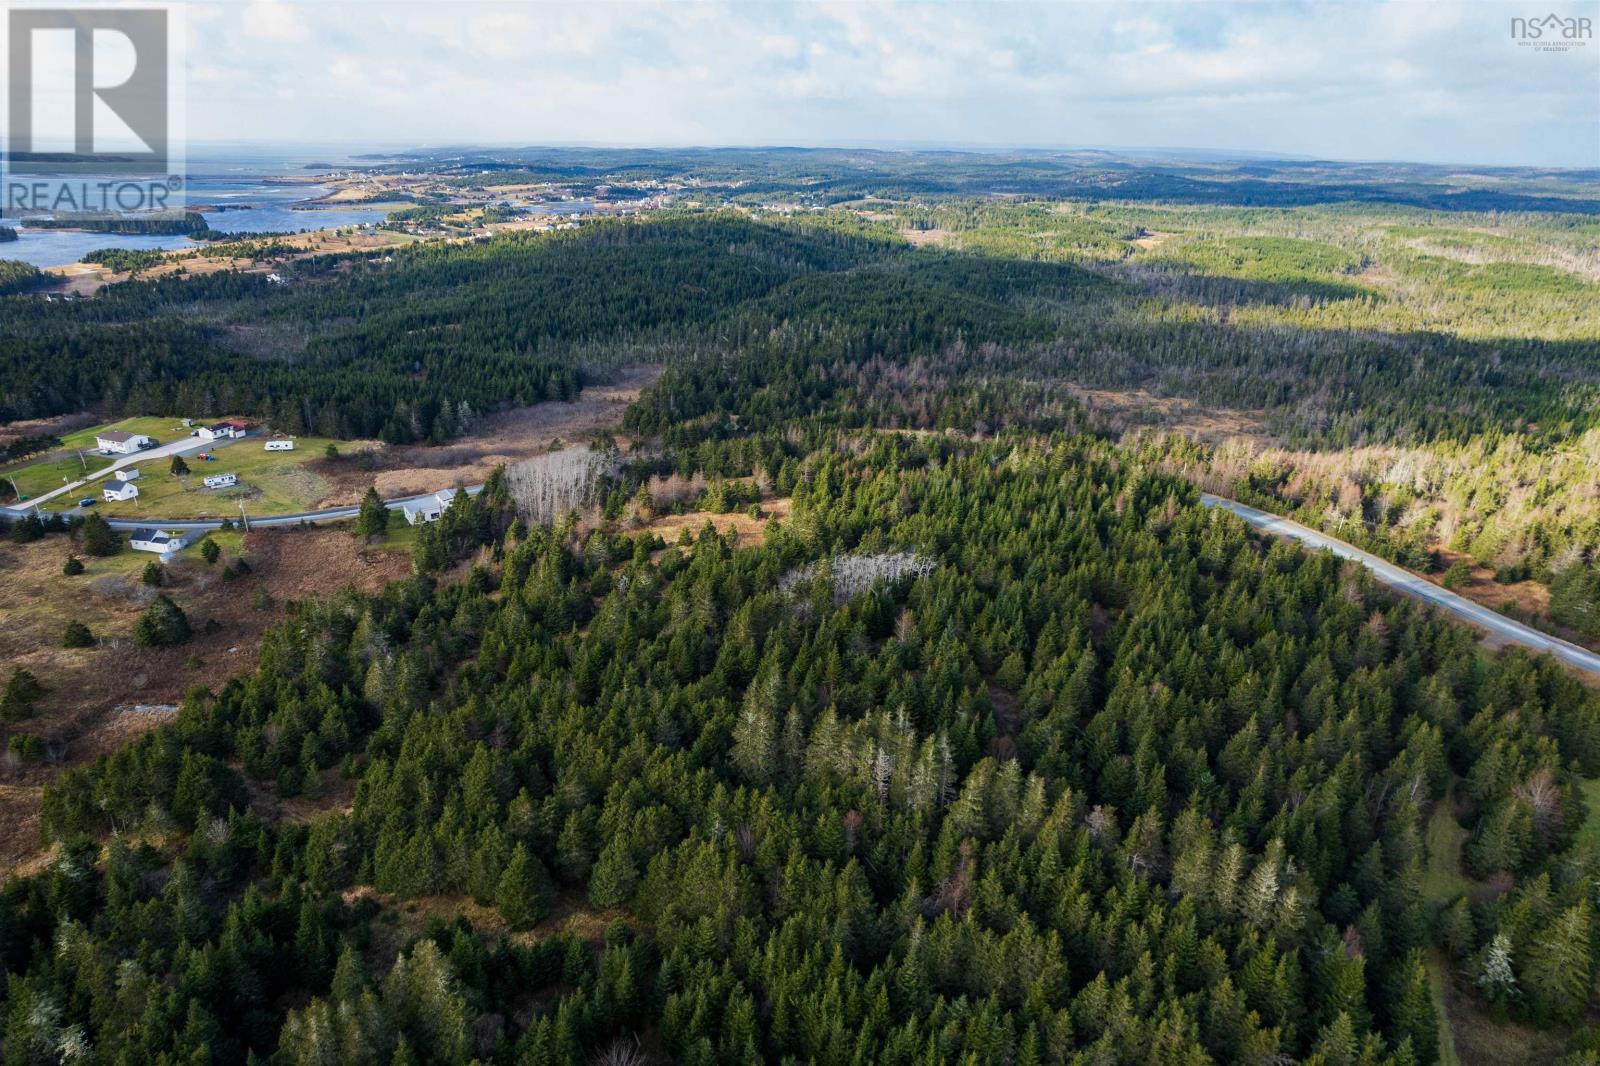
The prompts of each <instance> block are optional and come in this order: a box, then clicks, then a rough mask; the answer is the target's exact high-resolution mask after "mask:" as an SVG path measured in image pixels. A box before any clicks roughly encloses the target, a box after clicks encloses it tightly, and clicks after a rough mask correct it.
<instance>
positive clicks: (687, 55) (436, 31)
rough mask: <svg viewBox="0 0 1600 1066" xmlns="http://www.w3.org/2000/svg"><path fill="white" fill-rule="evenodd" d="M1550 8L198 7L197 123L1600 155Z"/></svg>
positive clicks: (509, 136)
mask: <svg viewBox="0 0 1600 1066" xmlns="http://www.w3.org/2000/svg"><path fill="white" fill-rule="evenodd" d="M1530 5H1532V6H1530ZM1547 8H1548V9H1549V10H1554V11H1556V12H1557V13H1559V14H1562V15H1584V16H1587V17H1589V18H1591V19H1593V20H1594V25H1595V26H1596V27H1600V3H1596V2H1589V3H1577V4H1573V3H1556V4H1555V5H1554V6H1553V7H1551V5H1550V4H1549V3H1548V0H1526V2H1523V0H1510V2H1499V0H1480V2H1465V3H1461V2H1432V0H1403V2H1387V3H1380V2H1361V3H1346V2H1342V0H1323V2H1314V3H1312V2H1293V0H1289V2H1284V0H1272V2H1268V0H1262V2H1257V3H1228V2H1221V0H1189V2H1185V3H1162V4H1156V3H1140V2H1126V3H1075V2H1055V3H1032V2H1023V0H1003V2H993V3H986V4H972V3H944V2H927V0H924V2H914V3H885V2H879V0H856V2H844V3H820V2H799V3H796V2H760V0H757V2H741V3H720V2H700V0H674V2H659V0H627V2H620V3H583V4H567V3H482V2H477V0H455V2H438V0H435V2H433V3H426V4H425V3H406V2H401V3H389V2H380V0H357V2H337V0H335V2H326V0H320V2H316V3H311V2H303V3H302V2H296V0H230V2H226V3H204V2H196V3H192V4H190V5H188V16H187V25H188V36H189V44H190V49H189V56H190V60H189V81H188V129H189V138H190V140H191V141H194V142H199V141H219V140H231V141H263V142H286V141H297V142H325V143H330V144H338V143H346V144H360V145H372V144H394V143H399V144H417V145H421V144H439V143H468V142H471V143H480V144H555V143H592V144H623V145H643V144H664V145H682V144H707V145H725V144H793V145H816V144H826V145H871V144H888V145H901V144H910V143H922V144H927V143H939V144H952V145H964V146H982V145H991V146H1020V145H1037V146H1066V145H1101V146H1164V147H1199V148H1210V149H1219V150H1260V151H1268V152H1280V153H1288V154H1298V155H1309V156H1318V157H1324V158H1353V159H1412V160H1426V161H1440V162H1466V163H1497V164H1541V165H1565V166H1600V40H1590V41H1589V42H1587V43H1586V44H1585V45H1584V46H1583V47H1579V48H1576V49H1574V50H1572V51H1571V52H1567V53H1564V54H1552V53H1545V52H1537V51H1534V50H1531V49H1529V48H1525V47H1518V45H1517V44H1516V42H1514V41H1513V40H1512V39H1511V34H1510V19H1511V18H1512V17H1513V16H1516V15H1527V14H1533V13H1545V12H1546V10H1547ZM1535 9H1536V10H1535Z"/></svg>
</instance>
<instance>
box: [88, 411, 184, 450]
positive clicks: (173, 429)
mask: <svg viewBox="0 0 1600 1066" xmlns="http://www.w3.org/2000/svg"><path fill="white" fill-rule="evenodd" d="M111 429H120V430H123V431H125V432H128V433H143V434H144V435H145V436H147V437H154V438H155V442H156V443H157V444H171V443H172V442H173V441H175V440H177V439H178V438H179V437H187V436H188V435H189V430H187V429H185V428H184V426H183V420H182V419H178V418H168V417H164V416H155V415H152V416H141V417H138V418H124V419H123V420H122V421H120V422H108V423H106V424H105V425H103V426H92V427H90V428H89V429H80V430H78V431H77V432H76V433H69V434H67V435H66V436H65V437H62V438H61V443H62V445H63V446H65V447H68V448H93V447H94V438H95V437H96V436H97V435H98V434H101V433H104V432H106V431H107V430H111Z"/></svg>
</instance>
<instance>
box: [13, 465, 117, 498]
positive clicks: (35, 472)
mask: <svg viewBox="0 0 1600 1066" xmlns="http://www.w3.org/2000/svg"><path fill="white" fill-rule="evenodd" d="M110 463H111V461H110V460H109V459H105V458H102V457H101V456H98V455H85V456H84V457H83V458H82V459H80V458H78V456H77V455H69V456H67V457H66V458H64V459H54V460H50V461H47V462H42V463H30V464H26V465H17V466H14V467H11V468H8V469H7V470H5V471H4V472H0V477H4V478H6V479H8V480H9V481H10V482H11V484H12V485H14V486H15V487H16V492H17V495H18V496H26V497H28V498H29V499H32V498H33V497H35V496H38V495H40V494H41V493H45V492H49V491H50V490H51V489H59V488H60V487H61V486H62V485H65V484H67V483H68V482H70V481H80V480H82V478H83V476H84V470H85V467H87V469H88V472H89V473H91V474H92V473H94V472H95V471H97V470H104V469H105V468H106V467H107V466H109V465H110ZM10 492H11V486H6V487H5V488H4V489H0V496H9V495H10ZM85 495H87V493H85ZM95 495H99V493H96V494H95Z"/></svg>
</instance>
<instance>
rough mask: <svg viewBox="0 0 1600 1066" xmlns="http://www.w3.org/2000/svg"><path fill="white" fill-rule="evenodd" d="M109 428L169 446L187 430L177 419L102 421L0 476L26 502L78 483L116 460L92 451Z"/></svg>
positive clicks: (14, 466) (73, 434)
mask: <svg viewBox="0 0 1600 1066" xmlns="http://www.w3.org/2000/svg"><path fill="white" fill-rule="evenodd" d="M113 429H120V430H125V431H127V432H129V433H143V434H145V435H146V436H148V437H152V438H154V439H155V441H156V443H157V444H170V443H172V442H173V441H174V440H177V439H178V438H179V437H187V436H188V435H189V430H187V429H185V428H184V426H183V422H182V421H181V420H180V419H176V418H163V417H141V418H124V419H122V420H121V421H120V422H106V423H102V424H101V425H97V426H91V427H89V428H88V429H80V430H78V431H77V432H75V433H69V434H67V435H66V436H65V437H62V438H61V445H62V446H61V448H58V449H55V450H53V451H52V452H50V453H49V457H47V458H46V459H44V460H24V461H22V462H20V463H13V464H11V465H10V466H7V467H3V468H0V477H4V478H8V479H10V481H11V482H12V484H13V485H15V487H16V492H17V495H19V496H26V497H28V498H30V499H31V498H32V497H35V496H38V495H40V494H41V493H45V492H49V491H50V490H52V489H58V488H60V487H61V486H62V485H65V484H67V483H69V482H73V481H81V480H83V478H84V476H85V475H86V474H94V473H98V472H99V471H101V470H104V469H105V468H106V467H108V466H110V465H111V464H112V463H113V462H115V461H116V459H117V458H120V457H119V456H111V457H108V456H104V455H100V454H98V453H96V452H95V451H94V439H95V437H96V436H97V435H99V434H101V433H105V432H106V431H108V430H113ZM63 450H65V454H64V453H63ZM80 453H81V454H80ZM5 492H6V489H0V495H4V494H5ZM89 494H90V493H89V492H88V491H87V490H85V491H84V493H83V495H85V496H87V495H89ZM94 495H95V496H97V497H98V496H99V492H98V491H96V492H95V493H94Z"/></svg>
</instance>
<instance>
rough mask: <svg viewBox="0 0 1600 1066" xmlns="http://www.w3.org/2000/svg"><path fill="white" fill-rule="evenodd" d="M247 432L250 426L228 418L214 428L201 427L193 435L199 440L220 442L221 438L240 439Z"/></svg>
mask: <svg viewBox="0 0 1600 1066" xmlns="http://www.w3.org/2000/svg"><path fill="white" fill-rule="evenodd" d="M249 432H250V424H249V423H248V422H240V421H238V420H236V419H231V418H230V419H227V420H225V421H222V422H218V423H217V424H216V425H214V426H201V427H200V429H198V430H197V431H196V432H195V435H196V436H198V437H199V438H200V439H201V440H220V439H222V438H223V437H230V438H231V437H242V436H244V435H245V434H247V433H249Z"/></svg>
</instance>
